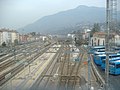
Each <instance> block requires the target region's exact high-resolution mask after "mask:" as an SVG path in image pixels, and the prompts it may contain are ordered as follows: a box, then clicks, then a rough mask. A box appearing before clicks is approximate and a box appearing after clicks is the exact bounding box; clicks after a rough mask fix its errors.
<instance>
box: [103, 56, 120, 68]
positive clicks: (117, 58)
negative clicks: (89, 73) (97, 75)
mask: <svg viewBox="0 0 120 90" xmlns="http://www.w3.org/2000/svg"><path fill="white" fill-rule="evenodd" d="M117 60H120V56H119V55H118V57H116V58H110V59H109V62H110V61H117ZM105 61H106V59H103V60H102V64H101V69H102V70H105V67H106V62H105Z"/></svg>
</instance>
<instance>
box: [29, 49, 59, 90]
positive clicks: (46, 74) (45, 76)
mask: <svg viewBox="0 0 120 90" xmlns="http://www.w3.org/2000/svg"><path fill="white" fill-rule="evenodd" d="M60 53H61V47H60V48H59V50H58V51H57V52H56V54H55V55H54V57H53V58H52V59H51V61H50V62H49V64H48V65H47V67H46V68H45V69H44V71H43V72H42V73H41V75H40V76H39V77H38V79H37V80H36V82H35V83H34V84H33V85H32V87H31V88H30V90H39V89H41V90H46V89H47V86H48V83H49V82H50V78H52V77H53V72H54V69H55V68H54V67H55V65H56V63H57V61H58V58H60ZM43 83H44V84H43Z"/></svg>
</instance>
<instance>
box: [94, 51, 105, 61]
mask: <svg viewBox="0 0 120 90" xmlns="http://www.w3.org/2000/svg"><path fill="white" fill-rule="evenodd" d="M102 54H105V51H100V52H99V51H95V52H94V53H93V54H92V56H93V60H94V59H95V57H96V55H102Z"/></svg>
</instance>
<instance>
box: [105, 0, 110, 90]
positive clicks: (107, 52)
mask: <svg viewBox="0 0 120 90" xmlns="http://www.w3.org/2000/svg"><path fill="white" fill-rule="evenodd" d="M106 1H107V2H106V32H107V35H106V69H105V76H106V80H105V83H106V84H105V90H109V50H110V47H109V33H110V32H109V30H110V0H106Z"/></svg>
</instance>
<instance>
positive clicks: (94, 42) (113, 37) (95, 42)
mask: <svg viewBox="0 0 120 90" xmlns="http://www.w3.org/2000/svg"><path fill="white" fill-rule="evenodd" d="M105 36H106V33H105V32H96V33H94V35H93V37H92V38H91V46H99V45H105ZM109 39H110V41H109V42H110V44H112V45H120V36H119V35H117V34H115V33H111V34H110V36H109Z"/></svg>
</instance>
